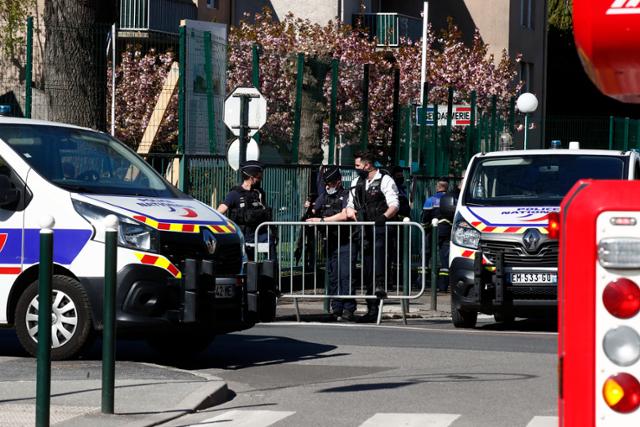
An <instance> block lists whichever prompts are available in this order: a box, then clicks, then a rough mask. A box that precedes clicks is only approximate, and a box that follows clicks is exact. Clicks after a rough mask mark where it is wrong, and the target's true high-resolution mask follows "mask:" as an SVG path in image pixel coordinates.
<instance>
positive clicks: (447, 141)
mask: <svg viewBox="0 0 640 427" xmlns="http://www.w3.org/2000/svg"><path fill="white" fill-rule="evenodd" d="M452 122H453V88H452V87H449V93H448V96H447V129H446V132H445V134H444V136H443V141H442V142H443V144H442V155H443V159H442V174H443V175H445V176H449V155H450V152H451V126H452Z"/></svg>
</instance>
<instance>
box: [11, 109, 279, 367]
mask: <svg viewBox="0 0 640 427" xmlns="http://www.w3.org/2000/svg"><path fill="white" fill-rule="evenodd" d="M111 214H112V215H115V216H116V217H117V218H118V220H119V226H118V227H119V228H118V249H117V260H118V261H117V292H116V325H117V328H118V336H119V337H123V336H133V337H141V338H144V339H147V340H148V341H149V342H150V343H151V344H152V345H154V346H155V347H157V348H159V349H163V350H167V351H169V350H172V351H176V352H181V353H183V354H184V353H186V352H189V351H198V350H201V349H204V348H205V347H206V346H207V345H208V344H209V343H210V342H211V340H212V339H213V337H214V336H215V335H216V334H221V333H226V332H230V331H236V330H242V329H246V328H250V327H251V326H253V325H254V324H255V323H256V322H257V321H259V319H260V318H262V319H265V320H268V319H269V318H270V317H272V316H273V315H274V313H275V294H274V292H273V289H275V288H274V286H273V277H272V275H273V268H271V269H269V268H264V269H258V268H257V267H256V266H255V265H251V266H250V265H248V264H246V263H245V262H246V255H245V251H244V237H243V235H242V233H241V232H240V230H239V228H238V227H237V226H236V225H235V224H234V223H233V222H231V221H229V220H228V219H227V218H225V217H224V216H222V215H220V214H219V213H217V212H216V211H215V210H213V209H212V208H210V207H209V206H207V205H205V204H203V203H201V202H199V201H197V200H194V199H193V198H191V197H190V196H188V195H186V194H184V193H182V192H181V191H179V190H177V189H176V188H174V187H173V186H172V185H171V184H169V183H168V182H167V181H166V180H165V179H164V178H163V177H162V176H161V175H160V174H158V173H157V172H156V171H155V170H154V169H153V168H152V167H151V166H149V165H148V164H147V163H146V162H145V161H144V160H143V159H142V158H140V157H139V156H138V155H137V154H136V153H134V152H133V151H132V150H130V149H129V148H127V147H126V146H124V145H123V144H122V143H120V142H119V141H117V140H115V139H113V138H112V137H110V136H109V135H107V134H105V133H102V132H96V131H93V130H90V129H84V128H80V127H75V126H70V125H64V124H60V123H53V122H43V121H35V120H26V119H15V118H9V117H0V324H11V325H15V328H16V332H17V335H18V338H19V340H20V343H21V344H22V346H23V347H24V348H25V350H27V351H28V352H29V353H31V354H35V352H36V349H37V339H38V309H39V307H38V298H37V292H38V283H37V280H38V263H39V249H38V248H39V231H40V230H39V224H40V221H41V219H42V218H43V216H44V215H51V216H52V217H53V218H54V220H55V225H54V228H53V236H54V248H53V250H54V254H53V263H54V265H53V293H52V326H51V327H52V334H51V336H52V358H53V359H66V358H70V357H73V356H75V355H77V354H78V353H79V352H80V351H81V350H82V349H83V348H84V347H85V346H86V345H87V344H88V343H90V342H91V338H92V337H93V336H95V333H96V332H99V331H100V330H101V329H102V298H103V297H102V296H103V283H104V277H103V276H104V252H105V244H104V236H105V225H104V224H105V222H104V220H105V217H106V216H107V215H111ZM263 270H264V271H263ZM259 272H262V273H264V274H258V273H259ZM258 282H260V283H258Z"/></svg>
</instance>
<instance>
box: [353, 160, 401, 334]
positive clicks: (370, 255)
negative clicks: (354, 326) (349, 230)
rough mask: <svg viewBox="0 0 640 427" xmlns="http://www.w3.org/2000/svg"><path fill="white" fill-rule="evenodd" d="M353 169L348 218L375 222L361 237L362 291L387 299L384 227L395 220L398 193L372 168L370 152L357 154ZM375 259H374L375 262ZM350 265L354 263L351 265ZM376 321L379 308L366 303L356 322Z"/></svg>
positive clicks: (368, 301) (389, 180) (387, 178)
mask: <svg viewBox="0 0 640 427" xmlns="http://www.w3.org/2000/svg"><path fill="white" fill-rule="evenodd" d="M355 167H356V169H357V171H358V178H356V179H355V180H354V181H353V182H352V183H351V189H350V190H349V201H348V202H347V209H346V213H347V218H348V219H351V220H357V221H375V226H374V227H365V228H364V233H363V236H362V240H363V246H364V253H363V254H362V268H363V270H364V280H365V283H364V285H365V289H366V294H367V295H372V294H373V288H374V284H373V282H374V280H375V295H376V296H378V298H384V297H385V296H386V289H385V280H384V273H385V263H386V260H385V256H386V255H385V252H386V251H385V247H386V233H385V223H386V222H387V221H390V220H393V219H395V217H396V215H397V213H398V209H399V202H398V189H397V187H396V184H395V183H394V182H393V179H392V178H391V177H390V176H389V175H386V174H384V175H383V174H382V173H381V172H380V171H379V170H378V168H376V166H375V156H374V154H373V153H371V152H369V151H363V152H359V153H356V155H355ZM374 255H375V259H374ZM352 262H353V261H352ZM377 317H378V304H377V302H376V301H375V300H370V299H367V314H365V315H364V316H362V317H361V318H360V319H358V321H359V322H363V323H368V322H374V321H375V320H376V319H377Z"/></svg>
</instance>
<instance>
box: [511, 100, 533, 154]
mask: <svg viewBox="0 0 640 427" xmlns="http://www.w3.org/2000/svg"><path fill="white" fill-rule="evenodd" d="M516 106H517V107H518V110H520V112H522V113H524V149H525V150H526V149H527V131H528V130H529V113H533V112H534V111H536V108H538V98H536V96H535V95H534V94H532V93H529V92H526V93H523V94H522V95H520V96H519V97H518V100H517V101H516Z"/></svg>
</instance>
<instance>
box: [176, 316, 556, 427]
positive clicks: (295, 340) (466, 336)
mask: <svg viewBox="0 0 640 427" xmlns="http://www.w3.org/2000/svg"><path fill="white" fill-rule="evenodd" d="M552 331H553V327H552V326H551V327H550V326H549V325H547V324H540V323H536V322H529V321H521V322H517V323H516V324H515V325H514V326H512V327H509V328H507V327H504V326H502V325H496V324H494V323H492V322H491V321H490V320H488V319H483V320H482V321H481V322H480V327H479V328H478V329H475V330H472V331H462V330H455V329H452V327H451V326H450V323H449V322H448V321H414V322H412V323H411V324H410V325H409V326H408V327H407V326H402V325H400V324H393V323H391V322H387V323H386V324H385V325H383V326H379V327H375V326H363V325H338V324H313V323H307V324H295V323H274V324H269V325H261V326H258V327H256V328H253V329H251V330H249V331H245V332H243V333H237V334H232V335H228V336H224V337H219V338H217V339H216V342H215V344H214V345H213V346H212V347H211V348H210V349H209V351H208V352H207V353H206V354H204V355H202V356H200V357H199V358H198V359H196V360H195V361H192V362H189V363H179V364H178V365H179V367H181V368H187V369H195V370H198V371H205V372H207V373H210V374H213V375H217V376H220V377H222V378H224V379H225V380H226V381H227V382H228V384H229V388H230V389H231V390H232V391H233V395H232V396H231V399H230V400H229V401H228V402H227V403H225V404H223V405H220V406H217V407H214V408H211V409H209V410H206V411H203V412H201V413H198V414H193V415H189V416H186V417H182V418H180V419H178V420H175V421H173V422H171V423H169V424H167V426H174V427H175V426H186V425H198V426H219V425H224V426H225V427H230V426H248V427H263V426H268V425H276V426H280V427H285V426H311V425H314V426H315V425H318V426H336V427H338V426H345V427H346V426H365V427H377V426H396V425H406V426H438V427H439V426H449V425H450V426H454V427H462V426H470V427H471V426H473V427H478V426H492V427H494V426H505V427H518V426H522V427H525V426H528V427H533V426H536V427H541V426H552V425H557V419H556V418H555V416H556V414H557V410H556V399H557V391H556V390H557V378H556V334H555V333H554V332H552Z"/></svg>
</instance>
